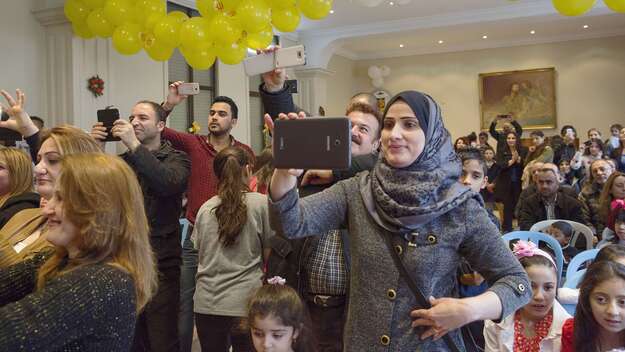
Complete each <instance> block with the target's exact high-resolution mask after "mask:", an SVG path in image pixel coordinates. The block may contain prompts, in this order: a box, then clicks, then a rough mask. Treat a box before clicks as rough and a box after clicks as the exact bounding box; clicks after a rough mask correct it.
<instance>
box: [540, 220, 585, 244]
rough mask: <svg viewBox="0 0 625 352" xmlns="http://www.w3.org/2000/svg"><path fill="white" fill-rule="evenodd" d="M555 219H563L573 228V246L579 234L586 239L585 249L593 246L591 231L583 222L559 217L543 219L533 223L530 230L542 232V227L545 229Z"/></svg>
mask: <svg viewBox="0 0 625 352" xmlns="http://www.w3.org/2000/svg"><path fill="white" fill-rule="evenodd" d="M556 221H564V222H566V223H569V224H570V225H571V226H572V227H573V230H574V231H575V233H574V234H573V237H572V238H571V244H572V245H573V246H575V243H576V242H577V239H578V238H579V236H580V234H581V235H582V236H584V238H585V239H586V249H592V247H593V243H592V239H593V233H592V230H591V229H590V227H588V226H586V225H584V224H581V223H579V222H576V221H571V220H560V219H553V220H543V221H539V222H537V223H535V224H534V225H533V226H532V227H531V228H530V231H536V232H542V231H543V230H544V229H546V228H547V227H549V226H551V224H553V223H554V222H556Z"/></svg>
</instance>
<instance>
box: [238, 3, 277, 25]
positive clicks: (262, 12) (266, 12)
mask: <svg viewBox="0 0 625 352" xmlns="http://www.w3.org/2000/svg"><path fill="white" fill-rule="evenodd" d="M236 16H237V18H238V21H239V23H240V24H241V28H242V29H243V30H246V31H248V32H258V31H261V30H262V29H263V28H265V27H267V25H268V24H269V22H270V21H271V9H270V8H269V6H267V4H265V1H264V0H244V1H243V2H241V4H239V7H237V14H236Z"/></svg>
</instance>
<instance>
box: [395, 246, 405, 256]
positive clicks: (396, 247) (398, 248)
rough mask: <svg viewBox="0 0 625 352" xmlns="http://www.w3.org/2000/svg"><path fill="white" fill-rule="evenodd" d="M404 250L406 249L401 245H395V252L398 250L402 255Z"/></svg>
mask: <svg viewBox="0 0 625 352" xmlns="http://www.w3.org/2000/svg"><path fill="white" fill-rule="evenodd" d="M403 251H404V249H403V248H402V247H401V246H400V245H396V246H395V252H397V254H399V255H401V254H402V252H403Z"/></svg>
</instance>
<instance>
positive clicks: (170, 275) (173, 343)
mask: <svg viewBox="0 0 625 352" xmlns="http://www.w3.org/2000/svg"><path fill="white" fill-rule="evenodd" d="M166 118H167V113H166V112H165V110H163V108H162V107H161V106H160V105H159V104H157V103H155V102H151V101H140V102H138V103H137V104H136V105H135V106H134V107H133V108H132V115H131V116H130V121H126V120H123V119H119V120H117V121H115V122H114V124H113V127H112V128H111V132H110V133H111V134H112V135H113V136H114V137H118V138H119V139H120V140H121V142H122V143H123V144H124V145H125V146H126V148H128V151H127V152H126V153H124V154H122V155H121V157H122V158H123V159H124V160H125V161H126V162H127V163H128V165H129V166H130V167H131V168H132V169H133V170H134V171H135V174H136V175H137V178H138V179H139V184H140V185H141V189H142V190H143V197H144V202H145V212H146V215H147V218H148V221H149V223H150V229H151V231H150V243H151V244H152V249H153V250H154V253H155V255H156V259H157V265H158V271H159V275H158V278H159V282H158V290H157V292H156V294H155V295H154V297H152V300H151V301H150V302H149V303H148V305H147V306H146V307H145V310H144V311H143V312H142V313H141V314H140V315H139V317H138V318H137V326H136V331H135V338H134V342H133V347H132V351H163V352H165V351H166V352H179V351H180V344H179V339H178V312H179V304H178V302H179V300H180V264H181V249H180V223H179V219H178V216H179V214H180V212H181V208H182V195H183V193H184V191H185V189H186V187H187V179H188V177H189V173H190V172H189V171H190V168H191V166H190V163H189V159H188V158H187V155H186V154H185V153H183V152H181V151H178V150H176V149H174V148H173V147H172V146H171V144H170V143H169V142H167V141H164V140H162V139H161V132H162V131H163V129H164V128H165V119H166ZM91 135H92V136H93V137H94V138H95V139H96V140H97V141H100V142H101V143H102V145H104V142H103V141H104V140H105V139H106V137H107V132H106V127H104V125H103V124H102V123H101V122H98V123H96V124H95V125H94V126H93V129H92V130H91Z"/></svg>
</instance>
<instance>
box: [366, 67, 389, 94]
mask: <svg viewBox="0 0 625 352" xmlns="http://www.w3.org/2000/svg"><path fill="white" fill-rule="evenodd" d="M367 74H368V75H369V78H371V85H372V86H374V87H375V88H377V89H380V88H382V86H384V77H388V76H389V75H390V74H391V69H390V67H388V66H386V65H383V66H369V69H368V70H367Z"/></svg>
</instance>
